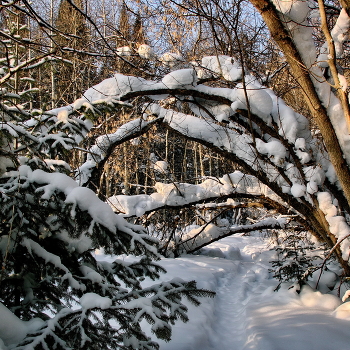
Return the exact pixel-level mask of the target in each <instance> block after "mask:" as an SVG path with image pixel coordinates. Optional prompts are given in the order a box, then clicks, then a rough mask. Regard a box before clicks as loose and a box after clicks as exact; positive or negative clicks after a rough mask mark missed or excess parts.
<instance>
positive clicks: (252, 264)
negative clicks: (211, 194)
mask: <svg viewBox="0 0 350 350" xmlns="http://www.w3.org/2000/svg"><path fill="white" fill-rule="evenodd" d="M207 254H208V255H209V256H203V255H202V256H185V257H182V258H179V259H167V260H164V261H162V264H163V265H164V267H165V268H166V269H167V270H168V273H170V278H172V277H173V276H175V275H177V276H180V277H182V278H184V279H190V278H194V279H196V280H197V281H198V284H199V286H200V287H202V288H208V289H212V290H215V291H216V297H215V298H214V299H211V300H204V302H203V304H202V305H201V306H200V307H198V308H195V307H192V306H189V317H190V321H189V322H188V323H187V324H181V323H179V324H177V325H176V326H175V327H174V332H173V340H172V341H171V342H170V343H162V342H160V349H161V350H296V349H298V350H334V349H337V350H349V349H350V345H349V344H350V332H349V326H350V317H349V316H350V311H346V312H347V313H346V312H345V315H347V317H349V318H348V319H347V320H345V319H339V318H336V316H335V314H334V310H335V309H336V308H337V306H338V305H339V304H340V303H341V302H340V300H339V299H338V298H337V297H335V296H334V295H330V294H326V295H323V294H321V293H320V292H314V291H312V290H311V288H310V290H309V289H305V290H303V292H302V293H301V294H298V293H297V292H296V291H295V288H291V289H288V286H282V288H281V290H280V291H279V292H274V289H275V288H276V286H277V284H278V281H277V280H276V279H274V278H272V276H271V273H270V272H269V269H270V268H271V265H270V263H269V261H271V260H272V258H273V254H274V251H272V250H270V249H268V246H267V244H266V242H264V241H263V240H262V239H260V238H259V237H237V236H236V237H230V238H226V239H224V240H222V241H220V242H216V243H215V244H212V245H211V246H210V247H209V248H208V250H207ZM344 305H346V303H345V304H344ZM348 305H349V306H350V303H349V304H348ZM349 310H350V307H349Z"/></svg>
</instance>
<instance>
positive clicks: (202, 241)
mask: <svg viewBox="0 0 350 350" xmlns="http://www.w3.org/2000/svg"><path fill="white" fill-rule="evenodd" d="M286 223H287V221H286V219H285V218H279V219H273V218H268V219H264V220H261V221H260V222H257V223H255V224H251V225H241V226H234V227H230V228H221V227H218V226H216V225H214V224H211V223H210V224H206V225H204V226H202V227H200V228H197V229H194V230H192V231H190V232H189V233H188V234H186V235H184V236H183V237H182V241H180V242H179V243H178V244H177V245H176V247H174V249H175V250H178V251H184V252H186V253H189V254H190V253H194V252H195V251H197V250H198V249H201V248H203V247H205V246H207V245H209V244H210V243H213V242H216V241H219V240H220V239H222V238H224V237H228V236H232V235H234V234H237V233H245V232H252V231H255V230H267V229H283V228H285V225H286Z"/></svg>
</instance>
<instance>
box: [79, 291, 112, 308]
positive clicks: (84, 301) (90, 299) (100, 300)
mask: <svg viewBox="0 0 350 350" xmlns="http://www.w3.org/2000/svg"><path fill="white" fill-rule="evenodd" d="M79 303H80V305H81V306H82V308H83V309H93V308H95V307H96V308H100V309H102V310H105V309H108V308H110V307H111V306H112V300H111V299H110V298H108V297H101V296H100V295H98V294H96V293H86V294H84V295H83V296H82V297H81V298H80V300H79Z"/></svg>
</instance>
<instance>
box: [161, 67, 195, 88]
mask: <svg viewBox="0 0 350 350" xmlns="http://www.w3.org/2000/svg"><path fill="white" fill-rule="evenodd" d="M162 83H163V84H164V85H165V87H166V88H167V89H176V88H186V87H187V86H188V85H192V86H195V85H196V83H197V74H196V71H195V70H194V69H179V70H176V71H173V72H171V73H169V74H167V75H166V76H165V77H164V78H163V79H162Z"/></svg>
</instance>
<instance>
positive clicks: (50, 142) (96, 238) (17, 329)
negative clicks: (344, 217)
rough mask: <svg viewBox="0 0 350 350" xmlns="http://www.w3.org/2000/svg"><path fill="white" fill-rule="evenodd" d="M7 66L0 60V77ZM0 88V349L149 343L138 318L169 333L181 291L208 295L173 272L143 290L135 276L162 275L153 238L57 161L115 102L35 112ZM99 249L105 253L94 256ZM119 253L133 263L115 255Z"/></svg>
mask: <svg viewBox="0 0 350 350" xmlns="http://www.w3.org/2000/svg"><path fill="white" fill-rule="evenodd" d="M1 62H4V61H1ZM7 70H8V67H5V66H4V67H1V69H0V71H1V72H2V73H3V76H5V75H6V71H7ZM5 81H6V79H5ZM1 93H2V94H1V100H0V113H1V126H0V147H1V148H0V157H1V158H0V164H1V171H0V206H1V212H0V263H1V267H2V268H1V276H0V312H1V314H2V315H3V317H2V318H0V347H2V348H3V349H6V348H8V349H16V350H20V349H102V348H103V349H131V348H134V349H136V348H137V349H157V348H158V345H157V343H156V342H154V341H153V340H152V339H151V338H150V337H149V335H148V334H146V333H145V332H144V331H143V330H142V328H141V321H142V320H143V319H146V320H147V321H148V322H149V323H150V324H152V332H153V333H154V334H155V335H156V337H158V338H160V339H165V340H169V339H170V336H171V327H170V324H172V323H173V322H174V321H175V320H176V319H182V320H183V321H186V320H187V315H186V311H187V310H186V307H185V305H184V304H183V303H182V301H181V297H183V296H185V297H187V298H188V299H189V300H190V301H191V302H192V303H194V304H196V305H198V304H199V301H198V297H200V296H211V295H212V293H211V292H208V291H205V290H199V289H197V288H196V284H195V282H193V281H192V282H185V281H182V280H179V279H176V280H172V281H169V282H166V283H158V284H155V285H153V286H150V287H147V288H143V286H142V281H143V280H144V278H145V277H149V278H151V279H153V280H154V279H157V278H158V277H159V273H160V272H164V269H163V268H162V267H161V266H159V265H158V264H157V263H155V262H154V261H155V260H157V259H159V257H160V256H159V254H158V252H157V245H158V242H157V240H156V239H154V238H152V237H150V236H149V235H148V234H147V233H146V231H145V229H144V228H143V227H141V226H136V225H132V224H129V223H127V222H126V221H125V220H124V219H123V218H121V217H119V216H118V215H116V214H114V213H113V211H112V210H111V208H110V207H109V206H108V205H107V204H106V203H104V202H102V201H100V200H99V199H98V197H97V196H96V194H95V193H94V192H93V191H92V190H90V189H88V188H83V187H80V186H78V184H77V183H76V181H75V180H74V179H73V178H72V177H70V174H71V169H70V167H69V165H68V164H67V163H66V162H64V161H63V160H62V159H64V157H65V156H66V155H67V154H69V153H70V152H71V151H72V149H73V147H76V146H77V145H78V142H79V141H80V140H81V139H82V138H83V137H84V136H85V135H86V133H87V132H88V130H89V128H90V127H91V125H92V123H91V118H94V117H95V115H96V114H103V113H115V112H116V111H117V110H118V109H119V108H120V107H119V106H120V105H119V103H118V102H113V101H112V102H111V101H108V103H107V102H104V101H99V102H98V103H96V104H94V105H93V106H92V105H89V104H88V103H82V104H80V105H79V104H76V105H75V106H74V108H71V107H67V108H62V109H59V110H55V111H50V112H43V111H40V110H28V109H26V108H25V107H23V104H20V102H21V99H20V96H19V95H16V94H13V93H11V92H8V91H7V90H6V89H2V90H1ZM101 248H102V249H103V250H104V252H105V253H107V254H113V255H114V256H116V258H115V260H114V261H113V262H107V261H99V260H97V259H96V255H95V250H96V249H101ZM121 254H132V255H134V256H135V260H133V262H126V261H123V260H122V259H120V258H118V256H120V255H121ZM4 315H6V320H5V316H4Z"/></svg>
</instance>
